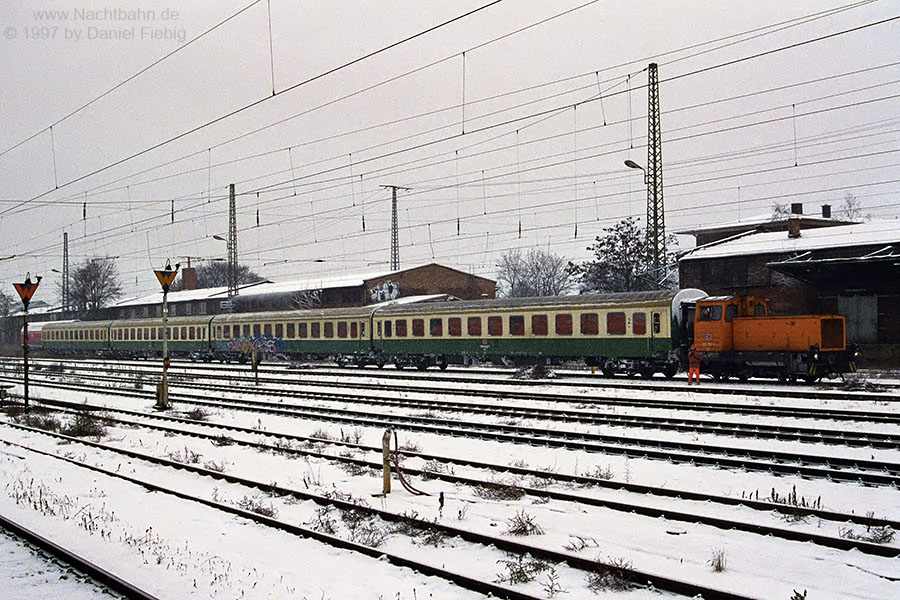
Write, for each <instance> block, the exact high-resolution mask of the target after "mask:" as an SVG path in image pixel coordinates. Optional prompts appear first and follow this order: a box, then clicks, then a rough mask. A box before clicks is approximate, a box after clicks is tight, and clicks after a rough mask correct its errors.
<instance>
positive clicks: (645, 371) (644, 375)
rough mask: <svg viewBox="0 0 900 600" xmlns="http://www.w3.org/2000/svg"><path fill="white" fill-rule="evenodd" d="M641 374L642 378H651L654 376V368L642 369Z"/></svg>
mask: <svg viewBox="0 0 900 600" xmlns="http://www.w3.org/2000/svg"><path fill="white" fill-rule="evenodd" d="M640 375H641V378H642V379H651V378H652V377H653V369H649V368H648V369H641V370H640Z"/></svg>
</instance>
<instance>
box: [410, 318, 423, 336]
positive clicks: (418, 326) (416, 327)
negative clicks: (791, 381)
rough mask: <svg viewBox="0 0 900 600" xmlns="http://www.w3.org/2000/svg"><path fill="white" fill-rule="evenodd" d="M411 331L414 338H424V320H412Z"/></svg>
mask: <svg viewBox="0 0 900 600" xmlns="http://www.w3.org/2000/svg"><path fill="white" fill-rule="evenodd" d="M412 321H413V322H412V330H413V336H414V337H424V336H425V320H424V319H413V320H412Z"/></svg>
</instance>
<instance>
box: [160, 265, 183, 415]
mask: <svg viewBox="0 0 900 600" xmlns="http://www.w3.org/2000/svg"><path fill="white" fill-rule="evenodd" d="M179 266H181V265H179V264H178V263H175V268H174V269H173V268H172V265H171V263H169V261H168V260H167V261H166V267H165V268H164V269H161V270H159V271H153V272H154V273H155V274H156V278H157V279H158V280H159V284H160V285H161V286H162V291H163V309H162V318H163V334H162V358H163V372H162V381H161V382H160V384H159V387H158V388H157V391H156V406H155V408H158V409H161V410H165V409H167V408H169V380H168V371H169V343H168V342H169V327H168V323H169V303H168V296H169V286H171V285H172V282H173V281H175V276H176V275H178V267H179Z"/></svg>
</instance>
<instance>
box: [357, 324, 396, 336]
mask: <svg viewBox="0 0 900 600" xmlns="http://www.w3.org/2000/svg"><path fill="white" fill-rule="evenodd" d="M353 326H354V327H356V323H354V324H353ZM393 326H394V324H393V322H391V321H385V322H384V337H391V336H392V335H393V333H394V330H393Z"/></svg>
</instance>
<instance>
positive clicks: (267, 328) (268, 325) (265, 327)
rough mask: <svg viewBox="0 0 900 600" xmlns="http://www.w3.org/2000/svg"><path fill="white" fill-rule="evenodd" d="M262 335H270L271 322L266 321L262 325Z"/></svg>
mask: <svg viewBox="0 0 900 600" xmlns="http://www.w3.org/2000/svg"><path fill="white" fill-rule="evenodd" d="M263 335H272V324H271V323H266V324H265V325H263Z"/></svg>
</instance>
